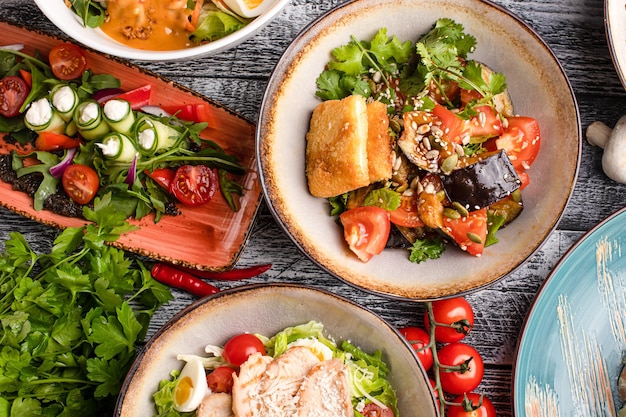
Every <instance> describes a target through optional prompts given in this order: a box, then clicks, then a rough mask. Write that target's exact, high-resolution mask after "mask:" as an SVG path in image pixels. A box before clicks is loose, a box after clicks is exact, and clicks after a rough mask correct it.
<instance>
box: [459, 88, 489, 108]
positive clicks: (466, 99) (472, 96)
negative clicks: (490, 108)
mask: <svg viewBox="0 0 626 417" xmlns="http://www.w3.org/2000/svg"><path fill="white" fill-rule="evenodd" d="M459 96H460V98H461V108H465V106H467V105H468V104H469V103H470V102H471V101H472V100H480V99H481V98H483V96H482V94H480V93H479V92H478V91H476V90H466V89H464V88H462V89H461V92H460V93H459Z"/></svg>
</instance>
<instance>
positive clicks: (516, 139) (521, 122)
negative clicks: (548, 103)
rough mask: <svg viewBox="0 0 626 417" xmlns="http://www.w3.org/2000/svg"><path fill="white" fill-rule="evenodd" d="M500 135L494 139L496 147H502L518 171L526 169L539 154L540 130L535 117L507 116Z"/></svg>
mask: <svg viewBox="0 0 626 417" xmlns="http://www.w3.org/2000/svg"><path fill="white" fill-rule="evenodd" d="M506 120H507V123H506V127H505V128H504V131H503V132H502V135H501V136H500V137H499V138H497V139H496V140H495V147H496V148H497V149H504V150H505V151H506V153H507V155H508V156H509V159H510V160H511V163H513V166H514V167H515V169H516V170H517V171H518V172H520V171H523V170H525V169H528V168H529V167H530V165H531V164H532V163H533V162H534V161H535V158H537V155H538V154H539V148H540V146H541V131H540V129H539V123H538V122H537V120H536V119H533V118H532V117H526V116H515V117H508V118H507V119H506Z"/></svg>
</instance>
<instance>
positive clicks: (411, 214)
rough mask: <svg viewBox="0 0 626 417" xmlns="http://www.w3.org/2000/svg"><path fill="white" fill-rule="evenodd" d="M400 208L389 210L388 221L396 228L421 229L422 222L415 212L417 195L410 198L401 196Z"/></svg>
mask: <svg viewBox="0 0 626 417" xmlns="http://www.w3.org/2000/svg"><path fill="white" fill-rule="evenodd" d="M400 198H401V202H400V207H398V208H397V209H395V210H389V220H391V223H393V224H395V225H397V226H403V227H412V228H414V227H421V226H424V222H422V220H421V219H420V217H419V214H418V212H417V194H414V195H412V196H405V195H403V196H401V197H400Z"/></svg>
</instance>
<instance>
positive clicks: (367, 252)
mask: <svg viewBox="0 0 626 417" xmlns="http://www.w3.org/2000/svg"><path fill="white" fill-rule="evenodd" d="M339 219H340V220H341V224H342V225H343V235H344V238H345V239H346V242H347V243H348V246H349V247H350V250H352V252H354V253H355V254H356V256H358V257H359V259H360V260H361V261H363V262H367V261H369V260H370V259H372V257H373V256H374V255H378V254H379V253H381V252H382V251H383V249H385V245H386V244H387V240H388V239H389V232H390V231H391V223H390V221H389V213H388V212H387V210H384V209H381V208H379V207H373V206H364V207H357V208H354V209H351V210H347V211H344V212H343V213H341V215H340V216H339Z"/></svg>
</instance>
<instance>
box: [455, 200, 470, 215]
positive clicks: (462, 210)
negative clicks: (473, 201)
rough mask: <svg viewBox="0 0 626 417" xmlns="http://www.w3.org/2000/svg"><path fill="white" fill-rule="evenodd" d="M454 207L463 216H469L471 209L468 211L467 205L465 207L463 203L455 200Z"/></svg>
mask: <svg viewBox="0 0 626 417" xmlns="http://www.w3.org/2000/svg"><path fill="white" fill-rule="evenodd" d="M452 207H453V208H454V209H455V210H456V211H458V212H459V214H460V215H461V216H463V217H467V216H469V211H467V209H466V208H465V207H463V204H461V203H459V202H458V201H454V202H453V203H452Z"/></svg>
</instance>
